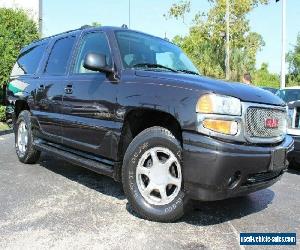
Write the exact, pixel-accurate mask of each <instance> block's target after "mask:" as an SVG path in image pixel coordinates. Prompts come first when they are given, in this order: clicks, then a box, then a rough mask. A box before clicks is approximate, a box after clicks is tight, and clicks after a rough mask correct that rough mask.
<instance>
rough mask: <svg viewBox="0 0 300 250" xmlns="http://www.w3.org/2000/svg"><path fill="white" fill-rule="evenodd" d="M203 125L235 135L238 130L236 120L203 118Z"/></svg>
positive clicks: (219, 131)
mask: <svg viewBox="0 0 300 250" xmlns="http://www.w3.org/2000/svg"><path fill="white" fill-rule="evenodd" d="M203 127H205V128H207V129H209V130H212V131H214V132H218V133H221V134H226V135H236V134H237V132H238V123H237V122H236V121H225V120H213V119H205V120H204V121H203Z"/></svg>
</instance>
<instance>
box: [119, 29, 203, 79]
mask: <svg viewBox="0 0 300 250" xmlns="http://www.w3.org/2000/svg"><path fill="white" fill-rule="evenodd" d="M116 37H117V41H118V45H119V48H120V52H121V57H122V61H123V65H124V67H125V68H127V69H128V68H143V69H147V70H159V71H173V72H175V71H178V72H183V73H197V74H199V72H198V70H197V69H196V67H195V66H194V65H193V63H192V62H191V61H190V59H189V58H188V57H187V56H186V55H185V54H184V53H183V52H182V51H181V50H180V49H179V48H178V47H177V46H175V45H174V44H172V43H169V42H167V41H165V40H163V39H160V38H156V37H152V36H148V35H145V34H141V33H138V32H133V31H117V32H116Z"/></svg>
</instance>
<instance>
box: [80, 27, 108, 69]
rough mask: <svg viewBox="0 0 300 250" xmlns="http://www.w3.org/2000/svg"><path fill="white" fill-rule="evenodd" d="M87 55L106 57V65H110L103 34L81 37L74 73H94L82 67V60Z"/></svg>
mask: <svg viewBox="0 0 300 250" xmlns="http://www.w3.org/2000/svg"><path fill="white" fill-rule="evenodd" d="M88 53H96V54H103V55H105V56H106V63H107V65H108V66H111V65H112V62H111V56H110V50H109V45H108V42H107V39H106V36H105V34H104V33H103V32H93V33H88V34H87V35H85V36H84V37H83V39H82V42H81V45H80V48H79V51H78V54H77V58H76V61H75V67H74V73H79V74H82V73H95V72H94V71H91V70H88V69H86V68H84V67H83V64H84V59H85V57H86V55H87V54H88Z"/></svg>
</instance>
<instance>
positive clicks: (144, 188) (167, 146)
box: [122, 127, 185, 222]
mask: <svg viewBox="0 0 300 250" xmlns="http://www.w3.org/2000/svg"><path fill="white" fill-rule="evenodd" d="M181 153H182V149H181V146H180V143H179V142H178V141H177V140H176V138H175V137H174V136H173V135H172V134H171V132H170V131H168V130H166V129H164V128H161V127H152V128H148V129H146V130H144V131H143V132H141V133H140V134H139V135H137V136H136V137H135V138H134V140H133V141H132V142H131V144H130V145H129V147H128V149H127V151H126V153H125V156H124V161H123V168H122V182H123V188H124V192H125V194H126V196H127V198H128V200H129V202H130V204H131V206H132V207H133V209H134V210H135V212H137V213H138V214H139V215H140V216H142V217H143V218H145V219H148V220H154V221H160V222H172V221H175V220H177V219H179V218H180V217H182V216H183V214H184V209H185V195H184V191H183V175H182V159H181Z"/></svg>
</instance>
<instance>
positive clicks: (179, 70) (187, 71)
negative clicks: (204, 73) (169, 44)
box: [177, 69, 200, 76]
mask: <svg viewBox="0 0 300 250" xmlns="http://www.w3.org/2000/svg"><path fill="white" fill-rule="evenodd" d="M177 72H182V73H186V74H191V75H197V76H200V74H199V73H197V72H195V71H192V70H188V69H178V70H177Z"/></svg>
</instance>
